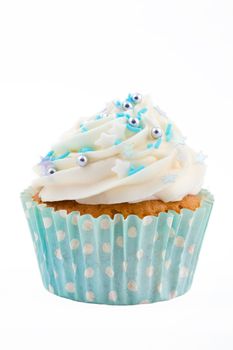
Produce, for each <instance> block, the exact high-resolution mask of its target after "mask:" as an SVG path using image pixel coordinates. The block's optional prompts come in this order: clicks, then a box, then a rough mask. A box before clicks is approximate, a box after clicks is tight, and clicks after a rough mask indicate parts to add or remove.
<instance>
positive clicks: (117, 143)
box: [114, 139, 122, 146]
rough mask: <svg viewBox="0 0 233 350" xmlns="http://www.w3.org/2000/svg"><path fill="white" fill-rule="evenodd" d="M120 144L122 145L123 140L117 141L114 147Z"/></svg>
mask: <svg viewBox="0 0 233 350" xmlns="http://www.w3.org/2000/svg"><path fill="white" fill-rule="evenodd" d="M120 143H122V140H121V139H117V140H116V141H115V142H114V145H115V146H116V145H119V144H120Z"/></svg>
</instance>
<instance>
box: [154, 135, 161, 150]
mask: <svg viewBox="0 0 233 350" xmlns="http://www.w3.org/2000/svg"><path fill="white" fill-rule="evenodd" d="M161 143H162V137H160V138H159V139H158V140H157V141H156V142H155V143H154V148H156V149H158V148H159V147H160V145H161Z"/></svg>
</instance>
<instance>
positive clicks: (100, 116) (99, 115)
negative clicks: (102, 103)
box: [95, 114, 103, 120]
mask: <svg viewBox="0 0 233 350" xmlns="http://www.w3.org/2000/svg"><path fill="white" fill-rule="evenodd" d="M102 118H103V116H102V115H101V114H98V115H97V116H96V117H95V120H99V119H102Z"/></svg>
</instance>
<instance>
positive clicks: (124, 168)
mask: <svg viewBox="0 0 233 350" xmlns="http://www.w3.org/2000/svg"><path fill="white" fill-rule="evenodd" d="M129 169H130V162H127V161H126V160H121V159H116V162H115V166H114V167H113V168H112V171H113V172H114V173H116V174H117V176H118V177H119V178H122V177H125V176H127V174H128V171H129Z"/></svg>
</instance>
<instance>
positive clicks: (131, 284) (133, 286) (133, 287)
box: [127, 281, 138, 292]
mask: <svg viewBox="0 0 233 350" xmlns="http://www.w3.org/2000/svg"><path fill="white" fill-rule="evenodd" d="M127 287H128V290H130V291H131V292H136V291H137V289H138V286H137V283H136V282H135V281H129V282H128V284H127Z"/></svg>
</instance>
